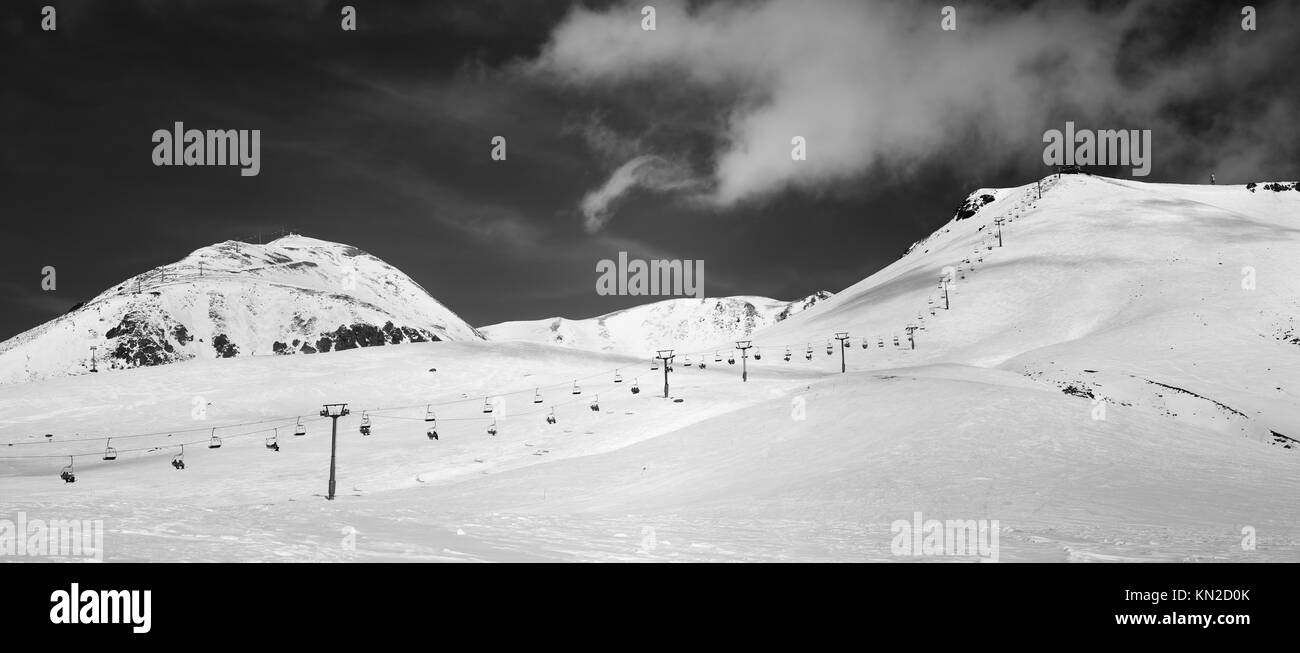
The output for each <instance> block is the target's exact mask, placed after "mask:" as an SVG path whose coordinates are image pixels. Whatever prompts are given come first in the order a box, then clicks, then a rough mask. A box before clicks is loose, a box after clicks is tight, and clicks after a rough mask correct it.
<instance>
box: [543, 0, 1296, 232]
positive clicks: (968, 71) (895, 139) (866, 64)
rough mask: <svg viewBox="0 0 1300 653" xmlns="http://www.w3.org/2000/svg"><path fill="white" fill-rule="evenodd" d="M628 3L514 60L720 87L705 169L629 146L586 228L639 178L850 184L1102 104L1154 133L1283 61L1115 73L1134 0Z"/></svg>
mask: <svg viewBox="0 0 1300 653" xmlns="http://www.w3.org/2000/svg"><path fill="white" fill-rule="evenodd" d="M642 4H644V3H640V2H637V3H630V4H627V5H623V6H619V7H614V8H612V9H609V10H606V11H592V10H587V9H582V8H579V9H575V10H574V11H573V12H571V13H570V14H569V15H568V17H567V18H566V19H565V20H564V21H563V22H562V23H561V24H560V25H559V26H558V27H557V28H556V29H555V31H554V32H553V34H552V36H551V40H550V42H549V44H548V45H547V46H546V48H545V49H544V50H543V52H542V54H541V55H540V56H539V57H538V59H537V60H535V61H533V62H531V63H530V64H529V65H528V66H527V67H526V70H527V71H528V72H529V73H531V74H533V75H535V76H538V77H542V78H547V79H550V80H552V81H554V82H556V83H559V84H564V85H576V86H580V87H584V88H596V89H606V90H609V91H617V90H618V89H620V88H623V87H625V86H627V85H631V84H657V85H687V86H696V87H703V88H707V89H708V90H709V91H710V93H711V94H712V95H710V97H716V96H718V95H721V96H723V97H727V98H731V99H730V101H729V102H728V103H727V104H726V106H723V107H721V108H720V111H721V112H722V118H723V119H722V120H721V121H720V124H722V125H724V127H723V129H722V131H721V132H719V133H717V134H715V135H714V136H715V138H714V150H713V152H712V153H711V157H710V160H711V169H708V170H698V171H695V172H694V173H693V174H694V175H695V176H696V177H697V178H696V179H695V181H694V183H687V181H686V180H685V179H684V178H683V175H686V174H688V172H687V171H686V170H685V169H684V167H683V166H681V165H678V164H671V163H667V162H668V161H680V160H683V159H684V157H683V156H682V153H680V152H639V153H638V154H637V155H636V156H635V157H634V158H632V159H631V160H628V161H626V162H625V163H623V164H622V165H619V166H618V167H617V169H615V170H614V172H613V173H612V175H611V177H610V178H609V180H608V181H607V182H606V183H605V184H604V185H603V186H602V187H601V188H599V189H597V190H595V191H592V192H591V193H590V194H588V196H587V197H586V198H585V199H584V200H583V203H582V208H583V212H584V215H585V216H586V219H587V223H588V227H589V228H595V229H598V228H600V226H602V225H603V224H604V223H605V222H606V221H608V220H609V218H610V212H611V211H612V210H613V208H614V207H616V205H617V200H618V199H619V198H620V197H621V196H622V195H623V194H624V193H626V192H627V191H629V190H631V189H633V188H636V187H646V188H651V189H655V190H679V191H687V193H688V195H689V196H690V199H691V200H692V201H696V202H703V203H704V204H707V205H711V206H714V207H719V208H728V207H733V206H736V205H737V204H741V203H745V202H761V201H763V200H764V199H766V198H768V197H770V196H772V195H773V194H775V193H778V192H782V191H784V190H788V189H796V190H800V191H803V192H808V193H818V192H821V191H823V190H825V189H827V188H829V187H832V186H835V185H839V184H846V183H861V182H862V181H863V180H864V179H866V175H867V173H868V172H880V173H881V174H886V175H890V174H900V175H901V174H905V173H906V172H907V171H908V170H910V169H912V168H914V167H915V166H916V165H918V164H920V163H921V162H923V161H933V160H935V159H936V157H938V158H942V157H944V156H946V155H948V156H950V155H951V148H952V147H953V144H954V143H956V142H965V143H971V142H974V143H976V144H978V145H980V146H982V151H984V152H987V153H988V155H987V157H985V158H984V159H982V160H980V161H978V162H965V163H966V164H967V165H979V166H987V167H992V166H996V165H999V164H1001V163H1004V162H1005V161H1006V160H1007V159H1009V158H1010V157H1020V158H1033V157H1037V156H1038V152H1037V151H1035V150H1039V151H1040V150H1041V147H1042V146H1041V135H1042V132H1043V129H1045V128H1047V127H1050V126H1057V127H1059V126H1060V125H1061V124H1063V123H1064V121H1065V120H1067V119H1068V120H1074V121H1076V122H1079V123H1086V122H1087V121H1088V120H1089V119H1090V118H1095V117H1097V116H1106V117H1108V119H1109V120H1111V121H1114V120H1122V121H1123V124H1109V123H1108V124H1107V125H1104V126H1105V127H1109V128H1134V129H1148V128H1149V129H1156V130H1160V129H1161V128H1167V127H1168V123H1167V121H1166V118H1165V117H1163V116H1162V114H1161V111H1162V110H1163V109H1164V107H1165V104H1166V103H1167V101H1168V100H1170V99H1171V98H1177V97H1180V96H1181V95H1185V94H1187V93H1189V92H1196V91H1197V90H1198V88H1199V89H1201V90H1203V87H1204V84H1205V80H1206V78H1207V77H1206V76H1216V75H1217V77H1218V81H1220V82H1222V81H1223V80H1224V79H1226V78H1228V77H1229V75H1240V74H1241V73H1243V72H1249V71H1254V70H1257V69H1258V68H1259V67H1260V66H1267V65H1279V64H1280V63H1281V62H1269V61H1268V58H1267V57H1261V56H1260V53H1261V52H1264V51H1266V50H1267V49H1268V46H1267V45H1266V43H1267V42H1268V37H1265V36H1263V35H1260V37H1259V38H1257V39H1255V41H1241V40H1238V41H1232V40H1230V39H1227V38H1226V37H1225V38H1223V42H1221V43H1218V44H1217V45H1215V46H1214V47H1213V48H1210V49H1209V50H1207V51H1201V52H1199V53H1198V55H1197V56H1193V57H1188V58H1185V59H1182V60H1177V61H1174V62H1172V63H1161V64H1160V65H1158V66H1157V65H1156V64H1154V63H1152V64H1149V65H1147V64H1146V62H1140V63H1143V64H1144V65H1146V67H1145V68H1144V69H1142V70H1139V71H1134V70H1128V71H1122V70H1121V66H1119V65H1118V63H1117V62H1119V61H1120V55H1121V52H1122V48H1124V47H1125V46H1126V45H1127V44H1126V43H1125V40H1124V39H1125V35H1126V33H1128V31H1127V30H1129V29H1130V28H1134V27H1135V26H1136V27H1140V26H1141V25H1142V23H1141V22H1140V21H1146V20H1151V17H1152V15H1153V13H1154V12H1150V11H1145V9H1146V6H1145V3H1135V4H1130V5H1127V6H1125V7H1122V8H1118V9H1109V10H1092V9H1088V8H1084V7H1079V6H1077V5H1075V4H1073V3H1050V4H1047V5H1040V6H1037V7H1034V8H1031V9H1029V10H1027V11H1024V12H1021V13H1017V14H1009V13H1008V14H1002V13H998V12H997V11H995V10H993V9H989V8H986V7H975V6H972V5H961V6H959V7H958V18H957V20H958V29H957V31H956V32H945V31H942V30H940V29H939V25H940V14H939V8H938V6H935V5H929V4H918V3H899V2H888V3H886V2H878V3H870V2H864V1H862V0H819V1H818V2H806V1H804V0H764V1H756V2H719V3H713V4H709V5H706V6H703V7H699V8H691V9H687V7H686V5H684V4H683V3H681V2H677V1H670V0H663V1H659V2H655V3H653V4H654V6H655V7H656V9H657V10H658V21H657V22H658V29H657V30H656V31H653V32H646V31H642V30H641V28H640V7H641V5H642ZM967 7H969V8H967ZM1252 36H1253V35H1252ZM1202 45H1203V44H1202ZM1206 55H1208V56H1206ZM1228 66H1232V68H1231V69H1229V68H1228ZM1243 66H1244V68H1243ZM1122 72H1127V73H1130V74H1132V73H1134V72H1140V73H1142V74H1145V75H1146V76H1147V78H1148V81H1149V84H1139V85H1137V86H1135V85H1134V84H1132V83H1129V82H1125V81H1124V80H1122V79H1121V73H1122ZM1198 85H1200V86H1199V87H1198ZM665 88H666V86H665ZM1288 106H1293V105H1292V104H1288ZM1257 130H1258V128H1257V127H1256V128H1253V129H1252V130H1251V131H1257ZM1238 131H1240V130H1238ZM1157 134H1158V140H1160V138H1161V137H1163V141H1162V142H1160V143H1157V149H1156V156H1157V157H1159V156H1161V155H1164V156H1167V157H1174V156H1180V153H1179V150H1180V149H1184V148H1188V147H1193V146H1192V145H1191V144H1189V143H1182V142H1178V139H1177V136H1178V134H1176V133H1173V131H1172V130H1171V129H1165V131H1164V133H1163V134H1161V133H1160V132H1159V131H1158V132H1157ZM793 136H803V137H804V138H806V139H807V143H808V158H807V160H806V161H793V160H791V157H790V150H791V144H790V141H791V138H792V137H793ZM1187 140H1193V139H1187ZM1171 141H1172V142H1171ZM1195 147H1201V145H1196V146H1195ZM954 163H955V162H954ZM1156 165H1157V166H1159V165H1160V160H1159V159H1158V158H1157V160H1156Z"/></svg>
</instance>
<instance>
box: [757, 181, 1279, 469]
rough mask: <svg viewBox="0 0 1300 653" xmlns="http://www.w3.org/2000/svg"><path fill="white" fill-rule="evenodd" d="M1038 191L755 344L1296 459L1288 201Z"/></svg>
mask: <svg viewBox="0 0 1300 653" xmlns="http://www.w3.org/2000/svg"><path fill="white" fill-rule="evenodd" d="M1282 187H1283V188H1287V189H1291V188H1293V187H1292V185H1290V184H1286V185H1284V186H1282ZM1042 192H1043V196H1042V198H1041V199H1039V198H1038V197H1037V194H1038V188H1037V185H1036V184H1029V185H1026V186H1022V187H1020V188H1016V189H1008V190H1007V191H1005V192H1000V193H997V199H995V200H994V201H992V202H990V203H987V204H985V205H982V206H981V207H980V208H979V210H978V211H977V212H976V213H974V214H973V215H971V216H968V217H966V218H962V219H958V218H960V216H957V217H955V218H954V219H953V220H952V221H951V222H950V223H949V224H948V225H946V226H944V227H943V228H941V229H939V230H938V231H936V232H935V233H934V234H933V235H932V236H931V237H930V238H928V239H926V240H924V241H922V242H921V243H918V244H917V245H916V246H914V248H913V249H912V250H911V251H910V252H909V253H908V254H906V255H905V256H903V257H902V258H901V259H900V260H898V261H896V262H895V263H893V264H892V265H890V266H888V267H887V268H885V269H883V270H881V271H880V272H878V273H876V274H874V275H872V276H871V277H869V278H867V279H865V280H863V281H862V282H860V283H858V284H855V285H853V286H852V287H850V288H847V289H845V290H843V291H841V292H839V293H838V294H836V295H835V296H834V297H832V298H830V299H828V300H827V301H826V302H823V303H822V304H821V305H820V306H818V307H817V308H815V309H813V310H811V311H808V312H806V313H803V314H801V315H798V316H796V317H794V318H792V319H790V320H788V321H786V322H782V323H780V324H778V325H775V326H773V327H771V328H769V329H766V330H764V331H761V332H759V333H757V334H755V336H754V340H755V343H764V344H771V343H790V344H792V346H793V347H794V348H795V350H796V352H798V350H799V348H801V347H805V346H806V344H807V343H811V345H812V347H813V348H814V349H816V350H818V353H819V355H824V354H822V353H821V351H820V350H821V348H822V347H823V346H824V345H825V344H826V343H825V341H826V338H827V337H828V336H830V335H831V334H833V333H834V332H836V331H847V332H848V333H849V334H850V336H851V337H852V341H851V342H852V345H853V346H852V348H851V349H849V350H847V356H848V358H849V360H850V361H851V363H850V366H851V367H859V368H860V367H862V366H872V367H876V366H887V367H895V366H902V365H908V366H911V365H925V364H933V363H940V362H942V363H957V364H963V365H972V366H978V367H983V368H996V369H1002V370H1007V371H1013V372H1015V373H1018V374H1022V375H1025V376H1026V377H1030V378H1035V379H1039V380H1042V381H1044V382H1050V383H1054V384H1056V385H1057V386H1059V387H1060V389H1061V391H1062V392H1064V393H1068V394H1070V395H1072V396H1074V397H1077V398H1078V402H1077V403H1078V404H1079V408H1078V410H1079V411H1081V412H1082V413H1083V414H1085V415H1086V414H1087V413H1088V410H1089V408H1090V404H1094V403H1105V404H1107V405H1108V406H1109V407H1110V408H1111V409H1112V411H1113V410H1114V408H1115V406H1127V405H1142V406H1145V407H1148V408H1151V409H1153V410H1157V411H1160V412H1163V413H1166V414H1167V415H1168V416H1169V417H1170V418H1171V421H1170V427H1171V428H1180V427H1181V426H1183V425H1185V424H1188V423H1201V422H1204V423H1206V424H1211V425H1213V427H1214V428H1216V429H1219V430H1222V431H1224V432H1230V433H1237V434H1240V435H1244V436H1247V437H1250V438H1253V439H1257V440H1261V441H1264V440H1267V441H1273V442H1277V443H1279V444H1281V445H1284V446H1285V445H1300V443H1296V442H1295V441H1294V440H1293V438H1300V387H1297V386H1296V380H1297V379H1300V339H1297V337H1296V336H1297V333H1300V330H1298V327H1300V192H1296V191H1294V190H1288V191H1285V192H1273V191H1252V190H1251V189H1250V188H1248V187H1246V186H1198V185H1171V184H1147V183H1141V182H1136V181H1120V180H1115V179H1108V178H1104V177H1094V176H1090V175H1062V176H1061V177H1060V178H1059V180H1058V179H1057V178H1054V177H1049V178H1048V179H1046V180H1044V182H1043V189H1042ZM999 218H1002V219H1004V222H1003V224H1002V225H1001V226H1000V227H999V225H998V224H997V223H996V220H998V219H999ZM999 231H1000V232H1001V236H1002V244H1001V246H999V244H998V232H999ZM941 278H945V279H949V282H948V283H947V284H946V285H947V295H948V300H947V301H948V304H949V306H950V309H948V310H945V309H944V304H945V299H944V288H943V287H942V286H943V285H944V284H941V283H940V281H941ZM909 325H915V326H917V327H918V329H917V330H916V331H914V337H915V343H916V349H915V350H912V349H911V348H910V346H909V341H908V338H907V330H906V327H907V326H909ZM895 338H898V342H899V345H898V346H895V345H894V339H895ZM882 342H883V344H884V346H883V347H880V346H879V345H880V344H881V343H882ZM864 344H866V345H869V346H868V347H867V348H866V349H862V348H861V347H862V345H864ZM1275 434H1276V435H1275Z"/></svg>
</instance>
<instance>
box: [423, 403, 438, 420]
mask: <svg viewBox="0 0 1300 653" xmlns="http://www.w3.org/2000/svg"><path fill="white" fill-rule="evenodd" d="M437 420H438V417H437V416H436V415H434V414H433V404H426V405H425V406H424V421H426V422H435V421H437Z"/></svg>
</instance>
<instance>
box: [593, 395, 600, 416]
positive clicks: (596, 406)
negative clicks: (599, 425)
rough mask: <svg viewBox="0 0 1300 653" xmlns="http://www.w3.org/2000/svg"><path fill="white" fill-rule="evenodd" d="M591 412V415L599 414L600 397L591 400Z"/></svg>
mask: <svg viewBox="0 0 1300 653" xmlns="http://www.w3.org/2000/svg"><path fill="white" fill-rule="evenodd" d="M591 412H593V413H599V412H600V395H596V396H595V397H594V398H593V399H592V400H591Z"/></svg>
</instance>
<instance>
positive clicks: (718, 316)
mask: <svg viewBox="0 0 1300 653" xmlns="http://www.w3.org/2000/svg"><path fill="white" fill-rule="evenodd" d="M830 296H831V294H830V293H828V292H825V291H821V292H817V293H815V294H812V295H809V296H807V297H804V298H803V299H799V300H795V301H793V302H783V301H780V300H776V299H768V298H766V297H722V298H717V299H708V298H705V299H668V300H664V301H660V302H655V303H653V304H646V305H644V306H637V307H634V308H629V309H626V310H622V311H616V312H613V313H608V314H606V315H601V316H599V317H594V318H590V319H586V320H569V319H565V318H562V317H556V318H551V319H547V320H531V321H518V322H502V323H501V324H494V325H492V326H487V327H483V328H482V329H481V331H482V332H483V334H484V335H485V336H486V337H487V338H488V339H489V340H501V341H506V340H517V341H524V342H534V343H540V344H549V345H559V346H563V347H573V348H575V349H586V350H591V351H606V352H617V353H623V354H628V355H633V356H638V355H646V356H649V355H651V354H653V353H654V351H655V350H656V349H668V348H677V349H703V348H708V347H715V346H722V345H723V344H725V343H727V342H729V341H732V340H743V339H745V338H748V337H749V336H750V335H751V334H753V333H754V331H756V330H758V329H762V328H764V327H767V326H770V325H773V324H776V323H777V322H780V321H782V320H784V319H787V318H789V317H790V316H793V315H797V314H799V313H801V312H803V311H805V310H807V309H809V308H811V307H813V306H815V305H817V304H818V303H819V302H822V301H824V300H826V299H828V298H830Z"/></svg>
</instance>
